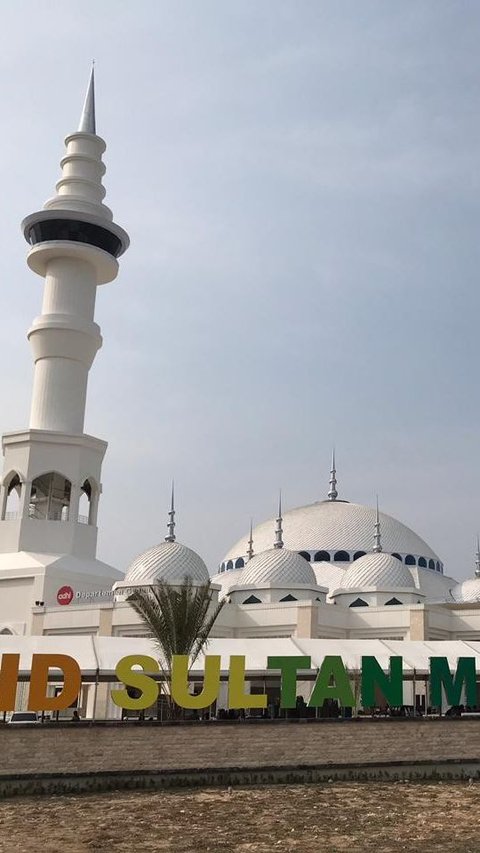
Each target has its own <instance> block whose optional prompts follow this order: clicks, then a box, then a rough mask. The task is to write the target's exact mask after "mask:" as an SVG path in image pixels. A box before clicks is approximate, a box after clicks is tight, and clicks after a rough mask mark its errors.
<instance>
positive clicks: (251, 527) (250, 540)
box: [247, 518, 254, 560]
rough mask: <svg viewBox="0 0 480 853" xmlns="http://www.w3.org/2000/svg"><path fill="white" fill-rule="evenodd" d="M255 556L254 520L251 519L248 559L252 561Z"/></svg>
mask: <svg viewBox="0 0 480 853" xmlns="http://www.w3.org/2000/svg"><path fill="white" fill-rule="evenodd" d="M253 554H254V551H253V518H251V519H250V536H249V539H248V548H247V557H248V559H249V560H251V559H252V557H253Z"/></svg>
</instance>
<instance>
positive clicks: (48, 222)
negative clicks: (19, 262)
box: [25, 218, 123, 258]
mask: <svg viewBox="0 0 480 853" xmlns="http://www.w3.org/2000/svg"><path fill="white" fill-rule="evenodd" d="M25 237H26V239H27V241H28V242H29V243H30V245H31V246H36V245H37V243H46V242H50V241H51V240H69V241H71V242H74V243H88V245H90V246H97V248H99V249H103V250H104V252H108V254H109V255H112V256H113V257H114V258H118V256H119V255H120V254H121V253H122V248H123V246H122V241H121V240H120V239H119V237H117V235H116V234H113V233H112V232H111V231H108V230H107V229H106V228H102V227H101V225H94V224H93V223H92V222H82V220H80V219H60V218H59V219H43V220H40V221H39V222H36V223H34V224H33V225H31V226H30V228H28V229H27V231H26V234H25Z"/></svg>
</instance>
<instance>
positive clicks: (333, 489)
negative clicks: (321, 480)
mask: <svg viewBox="0 0 480 853" xmlns="http://www.w3.org/2000/svg"><path fill="white" fill-rule="evenodd" d="M337 498H338V492H337V469H336V468H335V448H333V450H332V467H331V469H330V489H329V490H328V500H329V501H336V500H337Z"/></svg>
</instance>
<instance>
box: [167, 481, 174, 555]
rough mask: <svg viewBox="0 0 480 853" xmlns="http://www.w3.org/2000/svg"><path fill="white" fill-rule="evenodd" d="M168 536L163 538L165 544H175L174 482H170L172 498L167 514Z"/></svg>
mask: <svg viewBox="0 0 480 853" xmlns="http://www.w3.org/2000/svg"><path fill="white" fill-rule="evenodd" d="M167 528H168V536H165V542H175V482H174V480H172V497H171V500H170V509H169V512H168V522H167Z"/></svg>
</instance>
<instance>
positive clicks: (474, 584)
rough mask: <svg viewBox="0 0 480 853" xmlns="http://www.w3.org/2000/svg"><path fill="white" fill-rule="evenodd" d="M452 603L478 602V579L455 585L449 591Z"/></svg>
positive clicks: (479, 579) (479, 586)
mask: <svg viewBox="0 0 480 853" xmlns="http://www.w3.org/2000/svg"><path fill="white" fill-rule="evenodd" d="M451 594H452V598H453V599H454V601H458V602H462V601H465V602H467V601H470V602H473V601H480V578H469V579H468V580H466V581H463V582H462V583H457V584H456V586H454V587H453V589H452V590H451Z"/></svg>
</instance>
